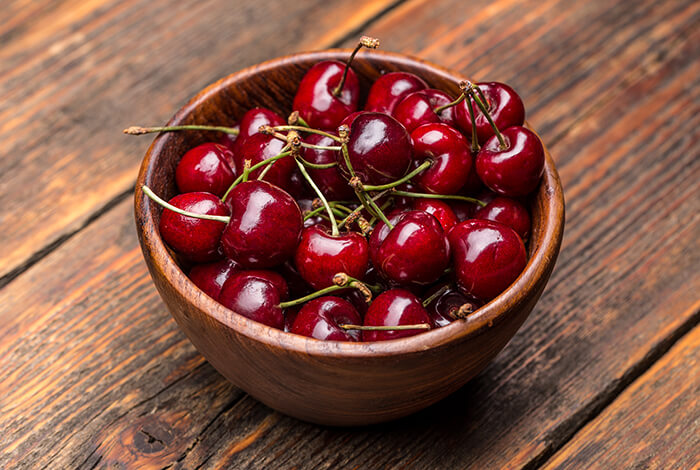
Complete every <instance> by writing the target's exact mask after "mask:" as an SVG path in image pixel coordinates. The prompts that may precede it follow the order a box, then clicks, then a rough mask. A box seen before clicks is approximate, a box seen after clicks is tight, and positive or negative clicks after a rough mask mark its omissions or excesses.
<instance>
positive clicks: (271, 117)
mask: <svg viewBox="0 0 700 470" xmlns="http://www.w3.org/2000/svg"><path fill="white" fill-rule="evenodd" d="M284 124H286V122H285V120H284V119H282V117H281V116H280V115H279V114H277V113H275V112H274V111H270V110H269V109H266V108H252V109H249V110H248V111H246V113H245V114H244V115H243V117H242V118H241V122H240V124H239V126H238V128H239V132H238V138H237V139H236V140H235V142H234V144H233V153H234V155H235V154H237V153H240V146H241V144H242V143H243V142H245V141H246V139H248V137H250V136H251V135H254V134H257V133H258V132H260V126H281V125H284ZM242 170H243V167H242V166H241V167H239V168H238V171H239V172H240V171H242Z"/></svg>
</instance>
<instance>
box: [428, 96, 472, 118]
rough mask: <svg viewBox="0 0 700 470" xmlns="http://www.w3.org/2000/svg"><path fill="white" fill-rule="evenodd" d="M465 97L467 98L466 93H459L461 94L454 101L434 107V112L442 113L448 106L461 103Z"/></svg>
mask: <svg viewBox="0 0 700 470" xmlns="http://www.w3.org/2000/svg"><path fill="white" fill-rule="evenodd" d="M464 98H466V95H465V94H464V93H462V94H461V95H459V96H458V97H457V99H456V100H454V101H452V102H450V103H447V104H443V105H442V106H438V107H437V108H435V109H433V112H434V113H435V114H440V113H441V112H443V111H444V110H446V109H447V108H451V107H452V106H457V105H458V104H459V103H461V102H462V101H464Z"/></svg>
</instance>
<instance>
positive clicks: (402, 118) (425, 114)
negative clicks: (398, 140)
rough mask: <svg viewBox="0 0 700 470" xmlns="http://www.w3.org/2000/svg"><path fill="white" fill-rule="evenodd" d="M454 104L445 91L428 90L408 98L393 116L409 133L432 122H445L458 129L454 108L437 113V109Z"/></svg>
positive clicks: (401, 103) (395, 110) (415, 93)
mask: <svg viewBox="0 0 700 470" xmlns="http://www.w3.org/2000/svg"><path fill="white" fill-rule="evenodd" d="M452 102H453V100H452V98H450V95H448V94H447V93H445V92H444V91H440V90H435V89H432V88H428V89H427V90H421V91H416V92H413V93H411V94H410V95H408V96H406V97H405V98H404V99H403V100H401V101H400V102H399V104H397V105H396V107H395V108H394V111H393V112H392V116H394V117H395V118H396V119H397V120H398V121H399V122H400V123H401V124H403V125H404V127H405V128H406V130H407V131H408V132H413V130H414V129H415V128H417V127H418V126H420V125H422V124H428V123H431V122H444V123H445V124H447V125H449V126H451V127H457V121H456V119H455V111H454V107H448V108H445V109H443V110H441V111H439V114H438V113H436V112H435V109H438V108H440V107H441V106H445V105H448V104H450V103H452Z"/></svg>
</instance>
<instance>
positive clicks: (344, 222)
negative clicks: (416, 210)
mask: <svg viewBox="0 0 700 470" xmlns="http://www.w3.org/2000/svg"><path fill="white" fill-rule="evenodd" d="M388 192H389V191H388V190H387V191H382V192H381V193H379V194H377V195H376V196H374V197H373V198H372V199H374V200H375V201H376V200H379V199H381V198H382V197H384V196H385V195H386V194H387V193H388ZM362 209H366V207H365V206H364V205H362V206H359V207H358V208H357V209H355V210H353V211H352V212H350V213H349V214H348V216H347V217H345V218H344V219H343V220H341V221H340V222H339V223H338V227H343V226H344V225H347V224H350V223H352V222H353V221H355V220H356V219H357V218H358V217H359V216H360V212H362Z"/></svg>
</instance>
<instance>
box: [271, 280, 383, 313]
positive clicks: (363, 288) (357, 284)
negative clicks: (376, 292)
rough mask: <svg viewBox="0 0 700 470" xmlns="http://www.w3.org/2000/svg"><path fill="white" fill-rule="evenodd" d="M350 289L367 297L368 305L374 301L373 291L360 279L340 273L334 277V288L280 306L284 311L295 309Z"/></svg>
mask: <svg viewBox="0 0 700 470" xmlns="http://www.w3.org/2000/svg"><path fill="white" fill-rule="evenodd" d="M348 287H351V288H353V289H357V290H359V291H360V292H361V293H362V295H364V296H365V301H366V302H367V303H369V302H370V301H371V300H372V291H371V290H370V288H369V287H368V286H367V285H366V284H365V283H363V282H361V281H360V280H358V279H355V278H354V277H350V276H348V275H347V274H345V273H338V274H336V275H335V276H333V285H332V286H328V287H325V288H323V289H320V290H317V291H316V292H312V293H310V294H308V295H305V296H304V297H300V298H298V299H294V300H289V301H287V302H281V303H280V304H279V306H280V308H282V309H285V308H289V307H294V306H295V305H299V304H303V303H305V302H308V301H309V300H313V299H317V298H319V297H323V296H324V295H326V294H330V293H331V292H336V291H339V290H343V289H347V288H348Z"/></svg>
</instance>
